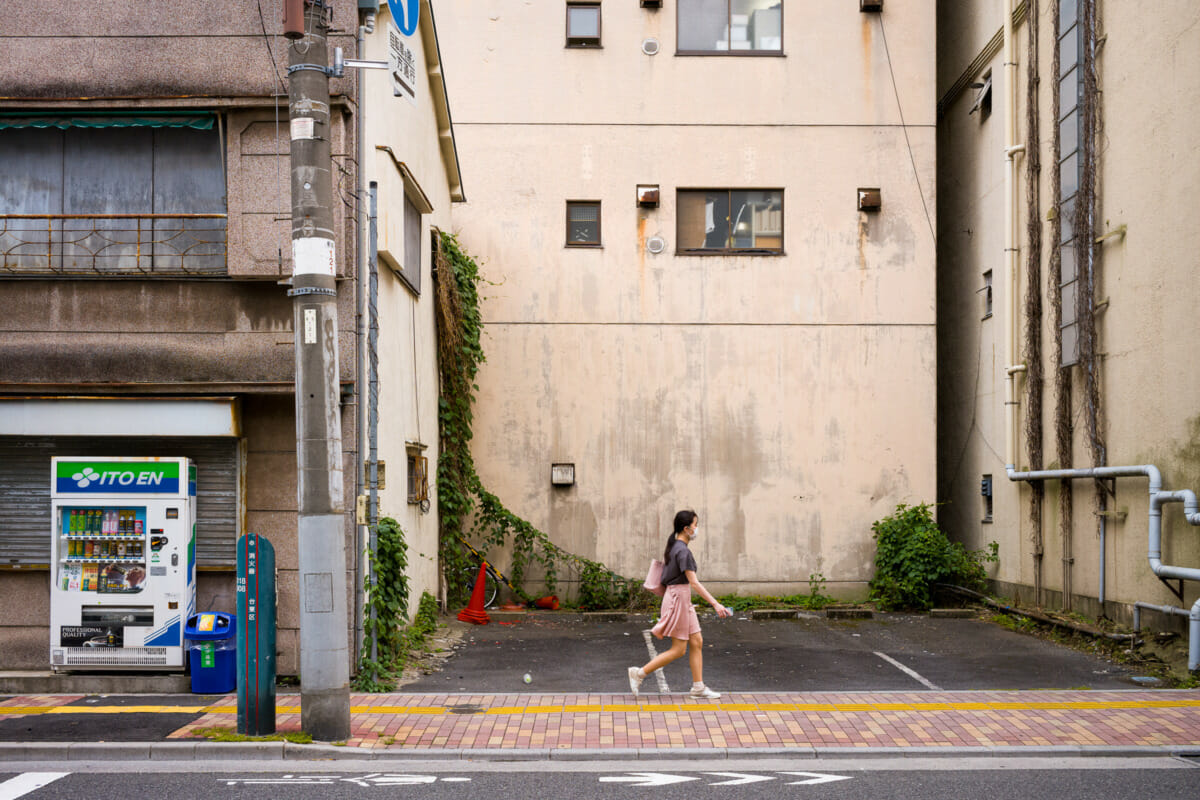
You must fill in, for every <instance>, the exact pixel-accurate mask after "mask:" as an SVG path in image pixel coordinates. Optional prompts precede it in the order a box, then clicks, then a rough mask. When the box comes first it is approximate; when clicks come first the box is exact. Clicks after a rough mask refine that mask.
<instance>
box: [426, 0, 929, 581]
mask: <svg viewBox="0 0 1200 800" xmlns="http://www.w3.org/2000/svg"><path fill="white" fill-rule="evenodd" d="M444 5H445V6H446V8H447V10H448V11H449V10H450V9H452V12H451V13H446V14H443V15H442V19H441V22H442V34H443V39H444V41H445V42H448V43H452V44H450V45H448V46H447V47H446V49H445V53H444V55H445V60H446V62H447V70H446V75H447V81H448V83H449V86H450V92H451V95H452V96H453V97H454V99H455V114H456V118H455V129H456V132H457V136H458V146H459V151H460V153H461V154H462V157H463V160H464V162H466V163H470V164H478V165H486V169H485V170H482V171H481V172H480V173H479V174H477V175H476V174H475V173H472V175H473V179H472V189H471V197H470V199H469V201H468V202H467V203H464V204H462V205H460V206H458V207H456V209H455V215H454V222H455V226H456V228H457V229H458V230H459V231H460V236H461V239H462V241H463V243H464V245H465V246H466V247H467V249H468V250H470V251H471V252H472V253H473V254H474V255H475V256H476V257H478V258H479V260H480V263H481V264H482V265H483V269H484V271H485V274H486V277H487V279H488V281H489V282H490V285H489V286H487V287H486V288H485V291H484V294H485V295H486V296H487V297H486V300H485V302H484V305H483V313H484V319H485V325H486V339H485V342H484V347H485V350H486V352H487V362H486V364H485V365H484V366H483V369H482V372H481V374H480V380H479V386H480V392H479V400H478V403H477V408H476V417H475V437H474V440H473V441H474V452H475V459H476V463H477V466H478V468H479V471H480V474H481V476H482V479H483V482H484V484H485V485H486V486H487V487H488V488H489V490H490V491H492V492H494V493H496V494H497V495H499V496H500V497H501V498H502V499H503V500H504V501H505V503H506V504H507V505H508V507H509V508H510V509H511V510H513V511H514V512H516V513H517V514H519V515H521V516H523V517H525V518H526V519H528V520H529V521H531V522H532V523H533V524H534V525H536V526H537V527H539V528H540V529H542V530H544V531H545V532H546V533H547V534H548V535H549V536H550V538H551V539H552V540H553V541H554V542H555V543H556V544H558V545H560V546H562V547H563V548H565V549H567V550H569V551H572V552H576V553H579V554H581V555H584V556H587V557H589V558H593V559H596V560H598V561H601V562H604V563H605V564H607V565H608V566H610V567H612V568H613V569H615V570H616V571H618V572H620V573H622V574H625V575H635V574H639V573H640V572H644V570H645V564H646V562H647V560H648V559H649V558H650V557H651V556H653V555H654V554H655V553H658V552H661V548H662V543H663V540H664V538H665V536H666V534H667V533H669V532H670V524H671V518H672V516H673V514H674V512H675V511H676V510H677V509H680V508H694V509H696V510H697V511H698V513H699V514H700V517H701V520H702V522H701V526H702V529H703V531H704V537H703V539H701V540H700V541H698V542H697V547H698V549H699V556H698V557H699V558H700V559H701V563H702V564H703V565H704V569H703V572H704V574H703V577H704V580H705V582H706V585H708V586H710V588H714V589H715V590H717V591H741V592H746V593H761V594H776V595H777V594H787V593H793V592H798V591H800V592H806V591H808V590H809V587H810V584H809V579H810V576H821V577H823V579H824V581H825V590H826V591H829V592H831V593H834V594H838V595H842V596H854V597H862V596H864V595H865V592H866V581H867V580H868V579H869V578H870V575H871V571H872V560H873V556H874V543H873V540H872V535H871V523H872V522H873V521H874V520H877V519H879V518H880V517H882V516H885V515H886V514H889V513H891V512H892V511H893V510H894V509H895V507H896V505H897V503H899V502H909V503H916V502H922V501H932V500H933V499H934V493H935V479H934V475H935V463H934V455H935V454H934V440H935V398H934V389H935V362H934V354H935V353H934V350H935V348H934V241H933V225H934V222H933V212H934V165H935V152H934V127H933V122H934V101H933V91H932V89H933V81H934V60H933V54H934V4H933V2H926V1H925V0H895V1H893V0H889V2H888V3H887V4H886V8H885V10H884V11H883V12H882V13H878V12H862V11H860V8H859V4H858V3H853V2H851V3H846V2H840V0H839V1H835V0H824V1H819V2H807V0H806V2H796V1H795V0H749V1H747V2H740V1H739V0H731V1H729V2H727V1H726V0H719V1H718V2H697V1H696V0H678V2H668V3H640V4H639V3H636V2H620V3H617V2H569V1H568V2H538V3H508V2H499V1H496V2H485V3H478V2H474V0H471V1H470V2H468V1H467V0H462V1H461V2H452V3H448V4H444ZM880 201H881V202H880ZM553 464H571V465H573V466H574V479H573V480H574V482H573V483H572V484H569V485H563V484H558V483H552V477H551V467H552V465H553Z"/></svg>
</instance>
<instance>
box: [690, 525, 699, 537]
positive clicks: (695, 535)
mask: <svg viewBox="0 0 1200 800" xmlns="http://www.w3.org/2000/svg"><path fill="white" fill-rule="evenodd" d="M699 535H700V526H699V525H697V526H696V527H695V528H692V539H695V538H696V537H697V536H699Z"/></svg>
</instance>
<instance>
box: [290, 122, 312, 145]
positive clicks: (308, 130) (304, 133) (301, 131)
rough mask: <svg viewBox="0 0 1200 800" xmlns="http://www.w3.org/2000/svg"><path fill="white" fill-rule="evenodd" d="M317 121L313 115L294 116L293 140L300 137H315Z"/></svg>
mask: <svg viewBox="0 0 1200 800" xmlns="http://www.w3.org/2000/svg"><path fill="white" fill-rule="evenodd" d="M315 138H317V137H316V121H315V120H314V119H313V118H312V117H293V118H292V141H293V142H295V141H298V140H300V139H315Z"/></svg>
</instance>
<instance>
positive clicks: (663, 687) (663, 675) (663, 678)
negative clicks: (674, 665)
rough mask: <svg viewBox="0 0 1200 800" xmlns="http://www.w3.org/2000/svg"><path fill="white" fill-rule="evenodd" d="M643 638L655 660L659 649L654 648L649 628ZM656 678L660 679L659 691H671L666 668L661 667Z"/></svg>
mask: <svg viewBox="0 0 1200 800" xmlns="http://www.w3.org/2000/svg"><path fill="white" fill-rule="evenodd" d="M642 638H643V639H645V640H646V650H647V651H649V653H650V660H651V661H653V660H654V659H655V657H656V656H658V651H657V650H655V649H654V640H653V639H651V638H650V629H649V628H647V629H646V630H644V631H642ZM654 678H655V680H657V681H658V691H659V692H661V693H663V694H666V693H667V692H669V691H671V690H670V688H668V687H667V671H666V670H665V669H660V670H658V671H657V672H655V673H654Z"/></svg>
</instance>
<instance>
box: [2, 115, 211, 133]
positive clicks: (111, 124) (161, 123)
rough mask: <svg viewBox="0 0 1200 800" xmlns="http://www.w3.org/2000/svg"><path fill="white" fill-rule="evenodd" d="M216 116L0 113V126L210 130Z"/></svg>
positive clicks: (61, 128)
mask: <svg viewBox="0 0 1200 800" xmlns="http://www.w3.org/2000/svg"><path fill="white" fill-rule="evenodd" d="M215 119H216V116H215V115H214V114H212V113H211V112H208V111H199V112H191V111H184V112H179V113H174V114H147V113H145V112H144V111H137V112H134V111H130V112H123V111H116V112H110V113H91V112H83V113H76V114H45V113H42V114H28V113H6V114H0V130H5V129H6V128H58V129H59V130H64V131H65V130H67V129H68V128H192V129H194V130H198V131H208V130H212V127H213V122H214V120H215Z"/></svg>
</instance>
